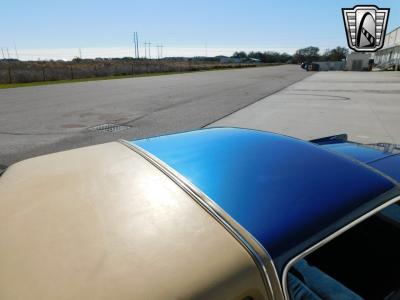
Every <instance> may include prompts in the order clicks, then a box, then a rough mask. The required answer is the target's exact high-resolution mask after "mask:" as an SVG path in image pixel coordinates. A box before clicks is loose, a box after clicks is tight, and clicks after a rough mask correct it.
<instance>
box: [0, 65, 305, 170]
mask: <svg viewBox="0 0 400 300" xmlns="http://www.w3.org/2000/svg"><path fill="white" fill-rule="evenodd" d="M308 75H309V74H308V73H306V72H304V71H303V70H301V69H300V68H299V67H298V66H278V67H259V68H250V69H237V70H224V71H211V72H197V73H186V74H178V75H168V76H158V77H143V78H134V79H119V80H106V81H93V82H84V83H73V84H60V85H51V86H40V87H26V88H18V89H8V90H0V164H6V165H9V164H11V163H13V162H16V161H19V160H22V159H25V158H29V157H33V156H36V155H41V154H46V153H51V152H55V151H60V150H65V149H71V148H75V147H79V146H84V145H90V144H97V143H102V142H107V141H113V140H116V139H119V138H124V139H134V138H140V137H145V136H151V135H157V134H161V133H167V132H175V131H181V130H188V129H195V128H200V127H203V126H206V125H207V124H209V123H211V122H213V121H215V120H218V119H220V118H222V117H224V116H226V115H229V114H230V113H232V112H234V111H237V110H239V109H241V108H243V107H245V106H247V105H249V104H251V103H254V102H256V101H257V100H259V99H261V98H264V97H266V96H268V95H270V94H273V93H275V92H276V91H279V90H281V89H282V88H285V87H286V86H288V85H291V84H292V83H294V82H297V81H299V80H301V79H303V78H305V77H307V76H308ZM108 122H111V123H118V124H126V125H129V126H131V128H130V129H128V130H125V131H120V132H118V133H101V132H93V131H88V128H89V127H92V126H96V125H99V124H103V123H108Z"/></svg>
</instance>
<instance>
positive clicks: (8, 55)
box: [6, 47, 10, 59]
mask: <svg viewBox="0 0 400 300" xmlns="http://www.w3.org/2000/svg"><path fill="white" fill-rule="evenodd" d="M6 50H7V57H8V59H10V52H9V51H8V47H7V48H6Z"/></svg>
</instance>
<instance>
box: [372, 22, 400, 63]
mask: <svg viewBox="0 0 400 300" xmlns="http://www.w3.org/2000/svg"><path fill="white" fill-rule="evenodd" d="M374 63H375V64H376V65H377V66H378V67H381V68H383V69H388V68H394V69H395V70H400V26H399V27H397V28H396V29H394V30H392V31H391V32H389V33H388V34H386V35H385V42H384V46H383V48H382V49H381V50H379V51H377V52H376V53H375V56H374Z"/></svg>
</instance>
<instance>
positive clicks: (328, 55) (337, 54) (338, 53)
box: [323, 47, 349, 61]
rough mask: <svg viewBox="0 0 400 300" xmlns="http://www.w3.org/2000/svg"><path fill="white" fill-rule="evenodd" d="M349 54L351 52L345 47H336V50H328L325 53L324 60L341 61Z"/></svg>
mask: <svg viewBox="0 0 400 300" xmlns="http://www.w3.org/2000/svg"><path fill="white" fill-rule="evenodd" d="M348 54H349V50H348V49H347V48H344V47H336V48H334V49H326V50H325V52H324V55H323V56H324V60H328V61H340V60H342V59H344V58H346V56H347V55H348Z"/></svg>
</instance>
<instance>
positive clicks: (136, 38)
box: [133, 32, 140, 59]
mask: <svg viewBox="0 0 400 300" xmlns="http://www.w3.org/2000/svg"><path fill="white" fill-rule="evenodd" d="M133 43H134V48H135V58H137V59H138V58H140V55H139V36H138V33H137V32H134V33H133Z"/></svg>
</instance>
